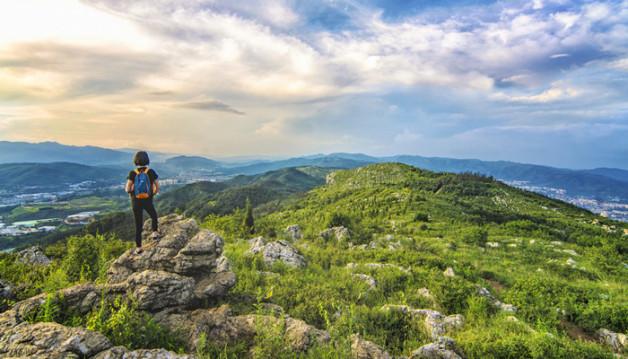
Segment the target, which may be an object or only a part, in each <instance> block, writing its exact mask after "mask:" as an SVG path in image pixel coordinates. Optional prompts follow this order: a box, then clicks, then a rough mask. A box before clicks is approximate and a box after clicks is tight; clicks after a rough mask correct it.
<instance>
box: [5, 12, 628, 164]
mask: <svg viewBox="0 0 628 359" xmlns="http://www.w3.org/2000/svg"><path fill="white" fill-rule="evenodd" d="M627 139H628V0H624V1H621V0H620V1H599V2H596V1H567V0H533V1H517V0H512V1H473V0H459V1H451V0H444V1H443V0H441V1H427V0H320V1H298V0H267V1H257V0H248V1H223V0H179V1H174V0H133V1H130V0H83V1H78V0H55V1H50V0H20V1H3V2H2V3H1V4H0V140H9V141H29V142H40V141H57V142H61V143H66V144H74V145H95V146H103V147H111V148H146V149H150V150H159V151H163V152H171V153H186V154H197V155H204V156H208V157H226V156H244V155H247V156H262V155H264V156H283V157H286V156H294V155H301V154H312V153H330V152H363V153H367V154H371V155H393V154H417V155H424V156H442V157H457V158H480V159H485V160H512V161H519V162H528V163H538V164H546V165H554V166H560V167H571V168H592V167H602V166H606V167H619V168H628V140H627Z"/></svg>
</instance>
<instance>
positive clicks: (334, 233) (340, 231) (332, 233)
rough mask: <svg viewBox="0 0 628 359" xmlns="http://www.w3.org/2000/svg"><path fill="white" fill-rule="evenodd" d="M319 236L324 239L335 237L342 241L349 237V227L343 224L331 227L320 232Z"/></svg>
mask: <svg viewBox="0 0 628 359" xmlns="http://www.w3.org/2000/svg"><path fill="white" fill-rule="evenodd" d="M320 236H321V237H322V238H323V239H325V240H331V239H335V240H337V241H344V240H348V239H350V238H351V233H350V232H349V229H348V228H346V227H343V226H338V227H331V228H327V229H326V230H324V231H322V232H321V233H320Z"/></svg>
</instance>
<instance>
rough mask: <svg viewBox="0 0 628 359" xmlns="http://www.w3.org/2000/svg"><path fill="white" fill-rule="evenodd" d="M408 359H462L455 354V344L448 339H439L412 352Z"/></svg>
mask: <svg viewBox="0 0 628 359" xmlns="http://www.w3.org/2000/svg"><path fill="white" fill-rule="evenodd" d="M410 359H462V356H460V355H459V354H458V353H457V352H456V343H455V342H454V340H453V339H451V338H449V337H439V338H438V339H437V340H436V341H435V342H433V343H430V344H426V345H424V346H422V347H420V348H419V349H417V350H415V351H414V352H412V354H411V355H410Z"/></svg>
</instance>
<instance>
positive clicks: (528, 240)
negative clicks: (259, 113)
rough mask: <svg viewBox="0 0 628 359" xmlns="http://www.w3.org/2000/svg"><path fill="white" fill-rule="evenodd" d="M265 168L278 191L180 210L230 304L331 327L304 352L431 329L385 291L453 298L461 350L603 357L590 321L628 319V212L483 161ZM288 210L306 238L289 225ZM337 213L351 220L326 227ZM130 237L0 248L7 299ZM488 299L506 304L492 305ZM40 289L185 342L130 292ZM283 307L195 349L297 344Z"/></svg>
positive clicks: (401, 298)
mask: <svg viewBox="0 0 628 359" xmlns="http://www.w3.org/2000/svg"><path fill="white" fill-rule="evenodd" d="M272 177H273V176H268V177H267V179H268V182H266V183H274V186H275V192H274V193H281V195H277V196H276V197H275V198H271V199H269V200H263V201H257V200H256V198H260V197H257V196H256V195H258V194H259V192H256V190H255V189H254V188H251V187H247V186H250V184H243V186H244V188H245V189H246V190H245V191H243V192H242V193H238V195H237V196H236V197H231V198H241V202H238V203H239V204H238V205H237V206H233V207H225V209H224V210H215V211H210V212H209V213H208V214H206V213H203V212H195V213H193V214H192V213H191V214H190V215H196V216H202V219H203V224H202V226H203V227H205V228H207V229H210V230H212V231H215V232H217V233H219V234H220V235H221V236H222V237H223V238H224V239H225V254H226V256H227V257H228V258H229V259H230V260H231V262H232V265H233V271H234V272H235V273H236V275H237V283H236V285H235V287H234V288H233V289H232V290H231V291H230V292H229V294H228V295H227V297H225V298H224V299H223V301H224V302H225V303H229V304H230V305H231V306H232V308H233V310H234V311H235V312H236V313H238V314H247V313H263V312H265V311H267V310H268V309H267V308H268V307H269V305H270V304H274V305H278V306H280V307H281V308H282V310H283V311H284V312H285V313H286V314H288V315H290V316H291V317H293V318H299V319H302V320H304V321H305V322H307V323H308V324H311V325H313V326H315V327H317V328H320V329H324V330H326V331H328V332H329V333H330V335H331V341H330V342H329V343H328V344H322V345H319V346H314V347H313V348H311V349H309V350H308V351H307V352H305V353H302V354H300V355H299V357H310V358H345V357H350V353H351V340H350V339H349V338H350V337H351V335H353V334H360V336H361V337H362V338H364V339H366V340H369V341H372V342H374V343H376V344H377V345H379V346H381V347H382V348H384V349H385V350H387V351H388V352H389V353H390V354H391V355H394V356H400V355H406V356H407V355H410V354H411V353H412V351H414V350H416V349H417V348H419V347H420V346H422V345H424V344H427V343H430V342H431V341H432V339H431V338H430V336H429V333H427V332H426V330H425V328H424V327H423V326H422V325H420V323H418V322H417V321H416V320H414V319H413V318H411V317H410V316H408V315H407V314H404V313H403V312H398V311H390V310H383V309H382V308H384V307H386V306H391V305H393V306H395V305H406V306H409V307H412V308H429V309H434V310H438V311H440V312H442V313H443V314H445V315H449V314H462V315H463V316H464V318H465V322H464V325H463V326H462V327H461V328H459V329H457V330H454V331H453V332H452V333H451V334H450V335H451V336H452V337H453V339H454V340H455V341H456V343H457V345H458V346H459V347H460V351H461V352H462V353H464V355H465V356H466V357H468V358H610V357H612V356H613V354H612V351H611V349H610V348H608V347H606V346H604V345H601V344H599V343H598V342H597V341H596V339H595V332H596V331H597V330H598V329H600V328H606V329H609V330H612V331H615V332H618V333H626V332H627V331H628V292H627V290H626V278H627V274H628V269H627V266H626V263H627V262H628V259H627V258H626V256H627V252H628V248H627V245H626V237H625V236H624V233H625V230H626V228H628V226H626V224H624V223H619V222H614V221H611V220H608V219H604V218H602V217H599V216H596V215H593V214H591V213H590V212H587V211H585V210H582V209H579V208H577V207H574V206H572V205H569V204H566V203H563V202H559V201H555V200H551V199H548V198H546V197H543V196H540V195H536V194H533V193H530V192H525V191H522V190H517V189H514V188H512V187H509V186H506V185H504V184H502V183H500V182H498V181H495V180H493V179H492V178H489V177H483V176H478V175H473V174H462V175H454V174H444V173H434V172H429V171H422V170H418V169H416V168H413V167H410V166H406V165H400V164H376V165H369V166H367V167H362V168H359V169H354V170H343V171H337V172H334V173H331V174H329V176H327V184H326V185H323V186H320V187H316V188H314V189H312V190H310V191H309V192H307V193H305V194H299V191H296V190H277V188H279V187H281V184H280V182H272V181H270V179H272ZM303 178H305V177H303ZM318 178H322V175H321V174H320V173H319V174H318ZM296 185H297V184H295V183H292V186H296ZM309 186H311V185H310V184H307V185H306V186H305V187H309ZM189 188H194V190H199V191H202V189H201V188H200V187H199V186H193V187H189ZM239 188H240V189H242V188H243V187H239ZM293 188H294V187H293ZM216 193H219V192H216ZM251 194H252V196H251ZM177 196H180V198H183V197H184V196H185V193H184V192H181V193H179V194H178V195H177ZM249 196H250V197H249ZM247 197H248V200H247ZM262 197H264V196H262ZM271 197H272V196H271ZM212 198H215V197H212ZM210 201H214V200H210ZM220 203H225V202H221V201H217V202H210V206H220ZM246 203H249V204H250V210H247V209H245V207H248V206H246ZM229 206H232V205H229ZM170 208H172V207H170ZM214 208H219V207H214ZM173 210H174V209H173ZM292 225H298V226H299V232H300V234H301V236H300V237H301V238H299V236H294V235H291V234H290V233H288V232H286V228H287V227H288V226H292ZM341 227H343V228H345V229H346V230H347V231H346V232H343V233H346V235H342V236H339V235H324V236H322V235H321V232H323V231H325V230H326V229H329V228H336V229H338V228H341ZM256 236H263V237H265V238H266V240H269V241H274V240H284V241H287V242H288V243H290V244H291V245H293V246H294V247H296V248H297V249H298V251H299V252H300V253H301V254H302V255H303V256H304V259H305V261H306V265H305V266H303V267H292V266H289V265H286V264H285V263H282V262H276V263H273V264H269V263H267V262H266V261H265V260H264V258H263V256H262V255H261V254H251V252H250V250H249V249H250V243H249V241H248V240H249V239H251V238H253V237H256ZM125 238H126V237H125ZM129 238H130V237H129ZM126 248H128V243H127V242H123V241H121V240H119V239H116V238H115V237H114V236H91V235H87V236H79V237H71V238H69V239H68V240H67V241H66V242H59V243H58V244H56V245H52V246H48V247H47V248H46V253H47V254H48V255H49V256H51V257H52V258H53V264H52V265H51V266H49V267H33V266H29V265H25V264H23V263H21V262H19V261H18V260H17V259H16V256H15V255H12V254H2V255H0V278H2V279H5V280H8V281H10V282H11V283H20V286H21V287H20V289H19V290H18V297H17V298H16V299H22V298H26V297H29V296H32V295H34V294H37V293H40V292H42V291H52V290H54V289H57V288H63V287H65V286H68V285H70V284H71V283H79V282H84V281H98V280H99V278H102V275H103V268H106V264H107V263H109V262H110V261H111V260H112V259H113V258H115V257H117V256H118V255H119V254H120V253H122V251H124V250H125V249H126ZM366 278H371V279H373V281H372V282H371V281H369V280H366ZM482 288H484V289H485V290H484V291H482ZM487 293H489V296H487ZM493 299H498V300H499V301H500V302H501V303H502V304H503V303H507V304H510V305H512V306H514V307H516V311H515V312H513V311H505V310H502V309H503V308H504V307H501V308H500V307H499V306H496V305H495V301H494V300H493ZM47 302H49V303H50V305H49V306H44V307H43V308H44V310H43V311H42V312H41V313H39V314H38V317H36V318H34V319H33V320H44V321H45V320H54V321H60V322H63V323H65V324H71V325H81V326H86V327H88V328H90V329H95V330H98V331H100V332H102V333H104V334H106V335H107V336H109V337H110V339H111V340H112V341H113V342H114V343H116V344H118V343H119V344H121V345H126V346H128V347H129V348H140V347H143V348H150V347H156V346H159V345H161V346H163V347H166V348H168V349H171V350H175V351H180V350H182V349H181V344H180V342H179V341H178V338H177V334H176V333H170V332H167V331H165V330H164V329H163V328H161V327H160V326H158V325H156V324H155V323H154V322H153V321H152V320H151V318H150V317H148V316H146V314H145V313H143V312H142V311H140V310H138V309H137V308H136V307H135V306H134V304H133V303H132V302H125V301H120V300H116V301H113V302H110V303H103V305H101V306H100V309H99V310H98V311H94V312H93V313H91V314H90V315H88V316H87V317H85V318H76V317H72V316H70V317H62V316H60V315H59V311H58V310H55V304H54V303H55V302H54V298H49V300H48V301H47ZM9 304H10V303H9ZM216 304H220V303H216ZM282 323H283V322H281V321H279V322H278V324H276V325H269V326H263V327H261V328H259V330H258V334H257V336H256V338H255V343H254V347H253V349H252V350H251V351H250V352H249V351H248V349H247V348H246V347H245V346H244V345H241V346H239V345H233V346H229V347H221V346H217V345H215V344H213V343H212V340H211V338H204V339H203V341H201V343H199V345H198V346H197V353H196V354H198V356H199V357H205V358H219V357H220V358H237V357H241V356H242V355H245V354H247V353H248V354H251V355H252V356H253V357H256V358H284V357H285V358H293V357H294V356H295V354H294V353H293V352H292V351H290V350H289V348H288V347H287V346H286V345H285V343H284V342H283V341H282V340H281V339H280V336H279V335H278V334H277V333H280V332H281V331H282V330H283V329H282V327H281V326H282V325H283V324H282ZM160 343H161V344H160Z"/></svg>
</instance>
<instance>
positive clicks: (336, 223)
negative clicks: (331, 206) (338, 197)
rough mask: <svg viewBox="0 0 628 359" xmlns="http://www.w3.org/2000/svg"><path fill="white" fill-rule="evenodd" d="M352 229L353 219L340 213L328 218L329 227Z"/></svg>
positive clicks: (332, 214) (334, 213)
mask: <svg viewBox="0 0 628 359" xmlns="http://www.w3.org/2000/svg"><path fill="white" fill-rule="evenodd" d="M340 226H343V227H347V228H350V227H351V217H349V216H348V215H346V214H341V213H338V212H333V213H331V214H330V215H329V216H328V218H327V227H330V228H331V227H340Z"/></svg>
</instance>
